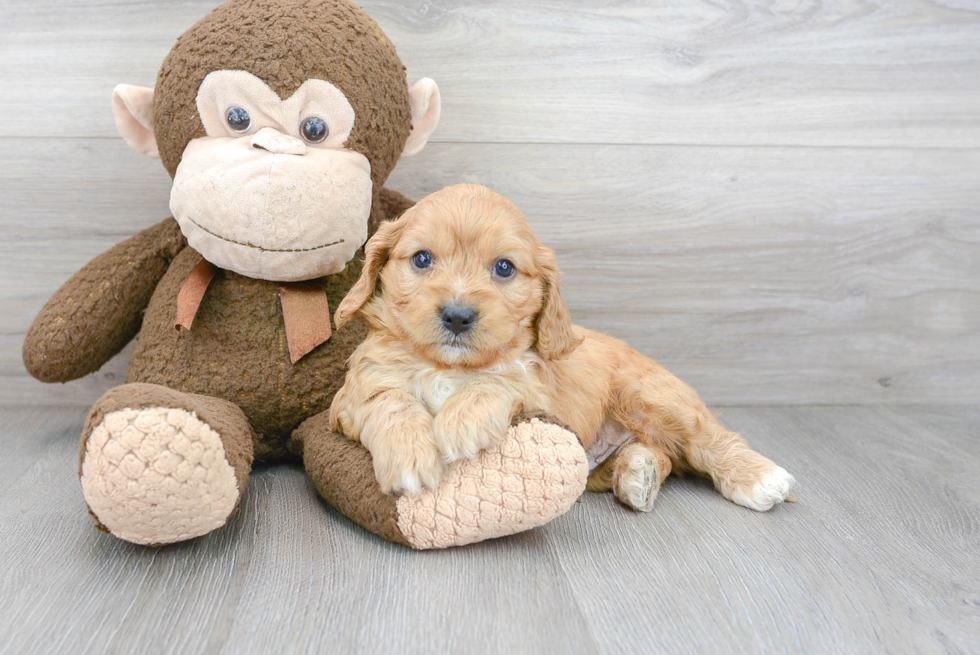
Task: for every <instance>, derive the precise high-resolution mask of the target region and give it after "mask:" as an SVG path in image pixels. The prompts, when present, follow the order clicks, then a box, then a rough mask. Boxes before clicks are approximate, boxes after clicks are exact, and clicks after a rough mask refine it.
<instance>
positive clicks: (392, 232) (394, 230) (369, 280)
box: [333, 210, 411, 330]
mask: <svg viewBox="0 0 980 655" xmlns="http://www.w3.org/2000/svg"><path fill="white" fill-rule="evenodd" d="M409 212H411V210H408V211H407V212H405V214H402V216H401V217H400V218H398V219H396V220H394V221H386V222H384V223H382V224H381V226H380V227H379V228H378V231H377V232H375V233H374V236H373V237H371V238H370V239H369V240H368V242H367V245H366V246H364V270H362V271H361V277H360V278H359V279H358V280H357V282H355V283H354V286H352V287H351V289H350V291H348V292H347V295H346V296H345V297H344V299H343V300H341V301H340V305H339V306H338V307H337V312H336V313H335V314H334V315H333V320H334V322H335V323H336V324H337V329H338V330H339V329H340V328H342V327H343V326H344V324H345V323H347V321H349V320H350V319H351V318H352V317H353V316H354V315H355V314H356V313H357V312H359V311H360V309H361V307H363V306H364V303H366V302H367V301H368V300H370V299H371V296H373V295H374V287H375V285H377V283H378V275H379V274H380V273H381V269H382V268H383V267H384V265H385V263H386V262H387V261H388V255H389V254H390V253H391V248H392V246H394V245H395V242H396V241H398V236H399V235H400V234H401V232H402V230H403V229H405V224H406V223H407V222H408V216H407V214H408V213H409Z"/></svg>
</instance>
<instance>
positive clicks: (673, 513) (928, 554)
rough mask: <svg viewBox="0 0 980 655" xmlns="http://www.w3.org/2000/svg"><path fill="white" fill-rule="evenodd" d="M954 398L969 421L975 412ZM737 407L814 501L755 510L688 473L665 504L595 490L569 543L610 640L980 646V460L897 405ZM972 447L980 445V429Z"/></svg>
mask: <svg viewBox="0 0 980 655" xmlns="http://www.w3.org/2000/svg"><path fill="white" fill-rule="evenodd" d="M946 412H947V414H948V415H949V416H950V417H951V418H950V422H953V423H958V424H959V427H960V429H963V428H964V427H965V426H966V425H967V424H968V422H969V419H968V417H965V416H964V415H965V414H966V412H960V411H959V410H946ZM910 413H912V414H913V415H914V413H915V412H914V411H912V412H910ZM722 420H724V421H725V422H726V424H727V425H728V426H729V427H731V428H733V429H737V430H740V431H742V433H743V434H744V435H745V436H746V437H747V438H748V439H749V441H750V443H752V444H753V445H754V446H755V447H757V448H758V449H759V450H760V451H762V452H763V453H765V454H766V455H768V456H770V457H772V458H773V459H774V460H775V461H777V462H778V463H780V464H782V465H784V466H786V467H787V468H788V469H789V470H790V471H792V472H793V473H794V474H796V476H797V478H798V481H799V486H798V489H797V491H796V493H795V494H794V495H795V496H796V497H797V498H798V499H799V502H798V503H797V504H795V505H782V506H779V507H777V508H776V509H775V510H773V511H772V512H769V513H766V514H753V513H751V512H749V511H747V510H744V509H742V508H739V507H736V506H734V505H732V504H731V503H727V502H726V501H724V500H723V499H721V498H720V497H719V496H718V495H717V494H716V493H715V492H714V491H713V490H712V489H711V488H710V485H708V484H707V483H705V482H703V481H700V480H691V479H686V480H679V479H676V478H671V479H669V480H668V481H667V483H666V485H665V487H664V489H663V490H662V491H661V496H660V497H659V498H658V500H657V503H658V507H657V508H656V509H655V510H654V512H653V513H652V514H650V515H644V516H638V515H636V514H633V513H630V512H628V511H627V510H625V509H622V508H620V507H617V506H616V504H615V502H614V501H613V500H612V499H611V498H610V497H609V496H608V495H602V496H597V495H587V496H586V502H585V503H584V504H582V505H580V506H579V507H577V508H576V512H577V514H576V516H575V522H574V523H563V524H561V526H562V528H563V530H564V531H563V532H559V533H557V535H556V546H555V547H556V551H557V552H558V554H559V556H560V558H561V561H562V563H563V565H564V567H565V570H566V573H567V574H568V579H569V580H570V581H571V583H572V586H573V589H574V590H575V593H576V594H577V595H578V596H580V597H586V598H590V599H592V601H593V602H592V603H590V604H589V605H588V606H587V617H588V620H589V622H590V624H591V625H592V626H593V627H594V630H595V633H596V638H597V639H598V640H599V641H600V643H607V644H608V643H615V644H617V645H620V644H624V645H625V647H624V648H623V649H622V651H621V652H629V653H632V652H636V653H640V652H645V651H644V649H645V648H647V647H649V644H650V643H654V644H656V648H657V651H658V652H665V653H684V652H726V653H729V652H730V653H747V654H748V653H786V652H805V653H868V652H895V653H926V652H950V653H958V652H963V653H967V652H973V651H975V650H977V649H978V648H980V623H978V622H977V613H976V607H977V604H978V598H980V566H978V564H977V560H976V556H975V553H976V551H977V547H978V545H980V544H978V533H980V529H978V528H980V520H978V516H980V513H978V511H977V510H978V508H980V505H978V504H977V502H976V491H977V483H976V475H975V467H973V465H972V464H971V463H964V462H963V461H962V459H960V458H959V456H958V455H957V453H952V452H943V451H941V447H940V448H937V446H939V444H938V443H933V442H931V440H930V438H929V436H928V433H923V432H921V431H920V430H919V429H918V428H917V427H912V428H908V427H906V428H904V429H903V428H902V427H901V426H900V425H898V424H897V423H896V422H895V421H893V420H891V419H890V418H889V416H888V410H887V409H882V408H877V409H869V408H841V407H836V408H751V409H748V408H729V409H728V410H726V411H725V412H724V414H723V416H722ZM970 448H971V451H972V455H973V456H976V455H977V454H978V452H977V451H978V442H977V441H973V442H972V444H971V446H970ZM971 473H972V475H971ZM617 510H618V511H617ZM583 526H594V527H591V528H585V529H584V530H583Z"/></svg>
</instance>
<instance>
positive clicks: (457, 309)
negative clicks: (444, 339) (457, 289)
mask: <svg viewBox="0 0 980 655" xmlns="http://www.w3.org/2000/svg"><path fill="white" fill-rule="evenodd" d="M477 316H478V314H477V313H476V310H475V309H473V308H472V307H467V306H466V305H461V304H458V303H452V304H450V305H444V306H443V307H442V308H441V309H440V310H439V319H440V320H441V321H442V325H443V327H445V328H446V329H447V330H449V331H450V332H452V333H453V334H455V335H457V336H458V335H460V334H463V333H464V332H468V331H469V329H470V328H472V327H473V324H474V323H476V319H477Z"/></svg>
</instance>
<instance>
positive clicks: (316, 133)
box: [300, 116, 330, 143]
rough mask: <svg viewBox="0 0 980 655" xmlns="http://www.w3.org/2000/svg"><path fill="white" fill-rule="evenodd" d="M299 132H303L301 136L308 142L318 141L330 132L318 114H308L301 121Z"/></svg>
mask: <svg viewBox="0 0 980 655" xmlns="http://www.w3.org/2000/svg"><path fill="white" fill-rule="evenodd" d="M300 132H302V133H303V138H304V139H306V140H307V141H308V142H309V143H320V142H321V141H323V140H324V139H326V138H327V135H328V134H330V128H329V127H327V123H326V121H324V120H323V119H322V118H320V117H319V116H310V117H309V118H307V119H306V120H304V121H303V125H302V126H301V127H300Z"/></svg>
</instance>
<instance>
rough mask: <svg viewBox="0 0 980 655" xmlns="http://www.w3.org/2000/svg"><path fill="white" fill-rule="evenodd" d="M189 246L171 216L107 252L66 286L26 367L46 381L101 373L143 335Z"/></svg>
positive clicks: (36, 334) (32, 336)
mask: <svg viewBox="0 0 980 655" xmlns="http://www.w3.org/2000/svg"><path fill="white" fill-rule="evenodd" d="M186 246H187V240H186V239H184V236H183V234H181V232H180V228H179V227H178V225H177V221H175V220H174V219H172V218H168V219H167V220H165V221H162V222H160V223H157V224H156V225H154V226H152V227H149V228H147V229H145V230H143V231H142V232H140V233H139V234H137V235H136V236H134V237H132V238H130V239H127V240H126V241H123V242H122V243H120V244H118V245H116V246H114V247H112V248H111V249H109V250H107V251H106V252H104V253H102V254H101V255H99V256H98V257H96V258H95V259H93V260H92V261H90V262H89V263H88V264H86V265H85V266H84V267H83V268H82V270H80V271H78V272H77V273H75V275H73V276H72V277H71V279H69V280H68V281H67V282H65V284H64V285H62V287H61V288H60V289H58V291H56V292H55V294H54V295H53V296H52V297H51V299H50V300H48V302H47V303H46V304H45V305H44V307H43V308H42V309H41V312H40V313H39V314H38V315H37V318H35V319H34V323H33V324H32V325H31V327H30V329H29V330H28V331H27V337H26V338H25V339H24V350H23V355H24V365H25V366H26V367H27V371H28V372H29V373H30V374H31V375H33V376H34V377H35V378H37V379H38V380H41V381H42V382H67V381H69V380H74V379H76V378H80V377H82V376H83V375H88V374H89V373H92V372H93V371H97V370H98V369H99V368H100V367H101V366H102V365H103V364H105V363H106V362H107V361H109V359H110V358H111V357H112V356H113V355H115V354H116V353H118V352H119V351H120V350H122V349H123V347H124V346H125V345H126V344H127V343H129V342H130V341H131V340H132V339H133V337H135V336H136V333H137V332H139V329H140V324H141V323H142V321H143V310H144V309H146V306H147V305H148V304H149V302H150V296H152V295H153V291H154V289H156V287H157V284H158V283H159V282H160V280H161V279H162V278H163V275H164V273H166V272H167V268H168V267H169V266H170V262H171V261H172V260H173V258H174V257H176V256H177V253H179V252H180V251H181V250H183V249H184V248H185V247H186Z"/></svg>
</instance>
